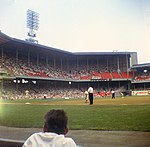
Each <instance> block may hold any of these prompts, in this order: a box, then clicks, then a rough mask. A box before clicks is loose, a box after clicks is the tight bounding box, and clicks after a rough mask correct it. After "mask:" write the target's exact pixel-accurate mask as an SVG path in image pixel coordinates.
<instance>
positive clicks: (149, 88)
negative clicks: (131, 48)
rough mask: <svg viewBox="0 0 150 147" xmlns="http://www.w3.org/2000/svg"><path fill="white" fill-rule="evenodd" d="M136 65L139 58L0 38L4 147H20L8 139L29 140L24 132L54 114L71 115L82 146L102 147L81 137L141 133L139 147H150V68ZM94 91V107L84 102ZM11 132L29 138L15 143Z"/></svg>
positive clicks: (0, 116) (0, 123)
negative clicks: (54, 111)
mask: <svg viewBox="0 0 150 147" xmlns="http://www.w3.org/2000/svg"><path fill="white" fill-rule="evenodd" d="M137 61H138V59H137V53H136V52H116V51H114V52H75V53H72V52H68V51H64V50H62V49H57V48H53V47H48V46H44V45H41V44H38V43H33V42H29V41H27V40H25V41H24V40H20V39H16V38H12V37H10V36H7V35H6V34H4V33H2V32H0V63H1V64H0V126H1V133H0V134H1V136H0V138H3V139H1V146H11V147H13V146H21V144H22V143H23V141H22V142H20V141H16V142H15V141H14V140H11V141H10V140H7V139H15V140H25V139H26V138H27V137H28V136H29V132H28V134H27V132H26V131H25V130H22V129H24V128H27V129H29V130H32V129H34V131H37V130H39V128H42V125H43V115H44V113H45V112H46V111H48V110H49V109H64V110H65V111H66V112H67V113H68V116H69V128H70V130H71V131H76V130H78V132H79V133H77V132H73V133H72V134H69V135H70V136H72V138H74V139H75V141H76V142H77V144H78V145H79V146H95V147H96V146H103V145H102V144H101V143H100V141H98V140H94V141H93V143H92V144H90V142H92V141H91V138H92V137H91V138H89V136H86V135H85V136H84V135H83V134H84V133H83V134H82V132H86V133H89V134H90V133H91V132H92V131H95V132H96V133H95V134H94V133H93V135H95V139H98V138H100V136H101V135H100V134H103V133H104V132H105V133H106V132H107V135H108V131H110V133H111V131H114V132H115V131H117V132H118V131H122V132H123V133H127V132H128V131H129V132H130V131H131V132H132V133H133V132H136V134H135V138H136V135H137V136H138V135H139V134H138V133H139V132H141V133H143V132H145V134H146V135H143V134H142V135H141V136H142V137H141V136H140V135H139V136H140V137H141V138H142V139H144V141H143V142H142V143H141V144H139V142H136V145H137V146H138V144H139V145H140V146H148V145H150V142H149V137H150V133H149V131H150V63H143V64H138V62H137ZM89 86H92V87H93V89H94V92H93V94H94V104H93V105H92V106H90V105H89V101H86V100H85V99H86V98H85V91H87V89H88V87H89ZM112 89H113V90H114V91H115V99H112V98H111V90H112ZM5 128H9V129H7V130H5ZM11 128H12V129H18V130H19V129H20V130H21V131H23V132H24V134H26V136H23V137H22V138H20V136H21V135H20V134H18V135H16V136H17V137H16V138H14V136H15V135H13V134H14V133H13V130H11ZM3 129H4V130H3ZM8 130H9V131H10V130H11V131H12V132H11V133H12V135H10V132H9V131H8ZM29 130H28V131H29ZM15 131H16V130H14V132H15ZM90 131H91V132H90ZM101 131H104V132H101ZM2 132H5V133H2ZM6 132H8V133H6ZM18 132H19V131H18ZM30 133H31V132H30ZM123 133H122V134H123ZM74 134H76V135H77V136H78V137H76V136H75V135H74ZM103 135H104V134H103ZM117 135H118V134H117ZM12 136H13V137H12ZM119 136H120V135H118V137H119ZM129 136H130V137H131V136H132V135H131V134H128V137H129ZM139 136H138V137H139ZM143 136H144V137H145V138H144V137H143ZM105 137H106V136H105ZM81 138H82V139H81ZM86 138H87V139H86ZM106 138H107V137H106ZM130 139H131V140H133V138H130ZM104 140H105V141H106V139H104ZM131 140H130V141H131ZM121 141H122V140H121ZM121 141H120V142H121ZM101 142H102V141H101ZM106 142H107V141H106ZM106 142H105V145H106ZM114 142H115V143H116V141H114ZM114 142H111V144H112V146H113V145H114V144H113V143H114ZM118 144H119V143H118ZM124 144H128V143H127V142H125V141H124ZM129 144H131V145H133V144H132V143H131V142H130V143H129ZM105 145H104V146H105ZM120 146H121V144H120Z"/></svg>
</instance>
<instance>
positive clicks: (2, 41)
mask: <svg viewBox="0 0 150 147" xmlns="http://www.w3.org/2000/svg"><path fill="white" fill-rule="evenodd" d="M0 45H4V46H7V45H8V46H12V47H20V48H22V49H24V48H25V47H28V48H29V47H30V48H34V49H35V48H36V49H39V50H42V49H44V50H49V51H53V52H54V53H62V54H69V55H77V56H95V55H130V54H132V53H135V52H117V51H114V52H69V51H64V50H62V49H57V48H53V47H48V46H45V45H41V44H37V43H32V42H29V41H25V40H20V39H16V38H12V37H9V36H7V35H6V34H4V33H2V32H1V31H0Z"/></svg>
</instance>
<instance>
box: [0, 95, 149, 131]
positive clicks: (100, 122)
mask: <svg viewBox="0 0 150 147" xmlns="http://www.w3.org/2000/svg"><path fill="white" fill-rule="evenodd" d="M50 109H64V110H65V111H66V112H67V114H68V117H69V128H70V129H76V130H77V129H78V130H117V131H150V96H130V97H125V98H120V97H117V98H116V99H111V98H110V97H109V98H95V99H94V105H92V106H91V105H89V103H85V100H84V99H83V98H82V99H79V98H78V99H68V98H67V99H63V98H60V99H24V100H0V125H1V126H11V127H21V128H24V127H28V128H30V127H31V128H42V126H43V117H44V114H45V113H46V112H47V111H48V110H50Z"/></svg>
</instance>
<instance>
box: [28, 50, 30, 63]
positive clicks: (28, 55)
mask: <svg viewBox="0 0 150 147" xmlns="http://www.w3.org/2000/svg"><path fill="white" fill-rule="evenodd" d="M28 66H30V49H28Z"/></svg>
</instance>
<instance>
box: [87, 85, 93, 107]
mask: <svg viewBox="0 0 150 147" xmlns="http://www.w3.org/2000/svg"><path fill="white" fill-rule="evenodd" d="M88 93H89V100H90V105H93V87H91V86H90V87H89V88H88Z"/></svg>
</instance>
